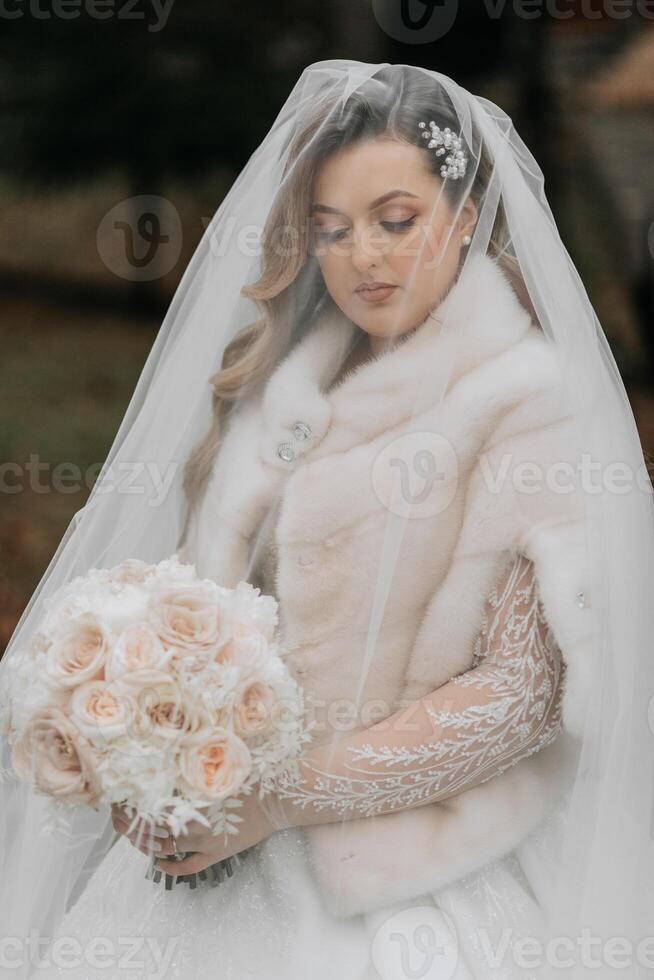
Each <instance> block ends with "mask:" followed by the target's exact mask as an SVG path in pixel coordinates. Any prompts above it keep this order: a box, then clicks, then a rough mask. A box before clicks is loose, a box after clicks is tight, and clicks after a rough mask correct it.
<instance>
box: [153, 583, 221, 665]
mask: <svg viewBox="0 0 654 980" xmlns="http://www.w3.org/2000/svg"><path fill="white" fill-rule="evenodd" d="M152 624H153V626H154V629H155V630H156V632H157V634H158V635H159V637H160V639H161V641H162V642H163V644H164V646H166V647H173V648H175V649H177V650H179V651H181V652H182V653H185V652H189V653H202V652H206V651H208V650H211V649H212V648H219V647H221V646H222V645H223V644H224V643H225V642H226V641H227V640H228V639H229V635H230V626H229V622H228V620H227V618H226V617H225V615H224V613H223V610H222V609H221V607H220V605H219V602H218V600H217V598H216V595H215V592H214V590H213V589H212V588H211V586H210V585H209V584H208V583H205V582H189V583H188V584H186V585H181V586H169V587H167V588H164V589H163V590H162V591H161V592H160V593H159V594H158V595H156V596H155V597H154V599H153V603H152Z"/></svg>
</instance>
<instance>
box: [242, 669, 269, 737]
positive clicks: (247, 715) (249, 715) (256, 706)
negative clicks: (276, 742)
mask: <svg viewBox="0 0 654 980" xmlns="http://www.w3.org/2000/svg"><path fill="white" fill-rule="evenodd" d="M274 700H275V692H274V691H273V689H272V687H271V686H270V684H267V683H266V682H265V681H257V680H249V681H244V682H242V683H241V685H239V687H238V688H237V691H236V697H235V701H234V715H233V717H234V731H235V732H236V733H237V735H241V736H243V738H247V737H248V736H252V735H261V734H263V733H264V732H267V731H269V730H270V728H271V727H272V710H273V704H274Z"/></svg>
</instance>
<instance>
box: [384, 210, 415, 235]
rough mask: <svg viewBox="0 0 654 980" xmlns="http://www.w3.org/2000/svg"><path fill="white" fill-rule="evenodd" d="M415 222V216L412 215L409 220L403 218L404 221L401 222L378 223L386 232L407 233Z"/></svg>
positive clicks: (387, 221)
mask: <svg viewBox="0 0 654 980" xmlns="http://www.w3.org/2000/svg"><path fill="white" fill-rule="evenodd" d="M415 220H416V215H415V214H414V215H412V216H411V217H410V218H404V220H402V221H390V220H386V221H380V222H379V223H380V225H381V226H382V228H385V229H386V231H399V232H401V231H407V230H408V229H409V228H410V227H411V225H412V224H413V223H414V221H415Z"/></svg>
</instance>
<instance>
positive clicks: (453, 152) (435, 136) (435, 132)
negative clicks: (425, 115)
mask: <svg viewBox="0 0 654 980" xmlns="http://www.w3.org/2000/svg"><path fill="white" fill-rule="evenodd" d="M418 126H419V127H420V129H422V130H424V132H423V134H422V136H423V139H426V140H427V139H428V140H429V142H428V143H427V147H428V149H432V147H434V146H436V147H438V149H437V150H436V156H437V157H442V156H443V154H444V153H447V151H448V150H449V151H450V152H449V154H448V156H446V157H445V163H444V164H443V165H442V166H441V177H451V178H452V180H460V179H461V178H462V177H465V172H466V167H467V165H468V157H467V155H466V153H465V152H464V150H463V149H462V147H463V141H462V139H461V137H460V136H457V135H456V133H454V132H452V130H451V129H450V128H449V126H446V127H445V129H441V128H440V126H437V125H436V123H435V122H434V120H433V119H432V120H431V122H430V123H429V129H427V123H425V122H419V123H418Z"/></svg>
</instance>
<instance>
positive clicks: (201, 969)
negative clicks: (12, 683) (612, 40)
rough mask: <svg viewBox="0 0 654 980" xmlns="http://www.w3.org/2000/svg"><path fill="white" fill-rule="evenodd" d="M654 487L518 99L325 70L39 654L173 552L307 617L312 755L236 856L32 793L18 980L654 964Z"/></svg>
mask: <svg viewBox="0 0 654 980" xmlns="http://www.w3.org/2000/svg"><path fill="white" fill-rule="evenodd" d="M253 230H255V231H257V230H258V231H260V232H261V234H260V235H259V236H258V239H260V245H261V248H260V249H259V248H253V246H252V239H251V237H250V236H251V233H252V231H253ZM253 314H254V316H253ZM130 460H131V461H132V462H134V461H135V460H139V461H142V462H143V461H148V463H149V464H153V465H154V466H156V467H157V468H158V469H159V472H160V473H163V472H168V471H169V469H170V467H171V466H173V467H174V475H173V478H172V480H171V483H170V489H169V491H168V493H167V494H166V496H165V498H164V499H161V498H160V495H158V490H159V489H160V488H157V487H154V486H148V485H147V484H146V485H145V486H143V487H142V488H141V493H140V494H134V493H126V492H123V491H121V486H120V482H118V483H115V482H112V480H111V477H112V475H114V474H115V473H116V472H118V471H120V467H121V465H125V464H127V462H128V461H130ZM616 467H617V468H618V469H619V473H618V477H619V480H618V482H619V488H618V489H616V472H615V471H616ZM148 472H152V470H151V469H148ZM645 472H646V470H645V468H644V461H643V455H642V449H641V446H640V443H639V440H638V435H637V432H636V430H635V425H634V422H633V417H632V415H631V411H630V409H629V405H628V401H627V398H626V394H625V393H624V389H623V387H622V384H621V380H620V378H619V374H618V373H617V369H616V367H615V363H614V361H613V359H612V356H611V354H610V350H609V348H608V345H607V344H606V340H605V338H604V335H603V333H602V331H601V327H600V326H599V324H598V322H597V319H596V317H595V315H594V312H593V310H592V307H591V305H590V303H589V301H588V298H587V296H586V294H585V292H584V290H583V287H582V285H581V283H580V281H579V279H578V277H577V275H576V273H575V271H574V268H573V266H572V264H571V262H570V259H569V257H568V256H567V253H566V252H565V249H564V248H563V245H562V244H561V241H560V239H559V237H558V234H557V232H556V228H555V225H554V222H553V219H552V217H551V214H550V211H549V208H548V206H547V204H546V201H545V197H544V194H543V190H542V175H541V174H540V171H539V170H538V167H537V165H536V163H535V161H534V160H533V158H532V157H531V155H530V154H529V152H528V150H527V149H526V147H525V146H524V144H523V143H522V142H521V141H520V139H519V137H518V136H517V135H516V133H515V131H514V130H513V128H512V125H511V122H510V120H509V119H508V117H507V116H506V115H505V114H504V113H503V112H502V111H501V110H500V109H498V108H497V107H496V106H494V105H493V104H492V103H490V102H488V101H486V100H484V99H481V98H478V97H475V96H472V95H471V94H469V93H468V92H466V91H465V90H463V89H461V88H460V87H459V86H457V85H456V84H455V83H454V82H452V81H451V80H450V79H448V78H446V77H445V76H443V75H440V74H438V73H436V72H432V71H428V70H426V69H422V68H412V67H410V66H406V65H387V64H385V65H366V64H362V63H359V62H353V61H327V62H320V63H317V64H315V65H311V66H309V67H308V68H307V69H306V70H305V71H304V72H303V74H302V76H301V78H300V79H299V81H298V83H297V85H296V86H295V88H294V89H293V91H292V92H291V94H290V96H289V98H288V100H287V102H286V103H285V105H284V106H283V107H282V110H281V112H280V114H279V116H278V118H277V120H276V121H275V123H274V125H273V127H272V129H271V131H270V133H269V134H268V135H267V137H266V138H265V139H264V141H263V143H262V145H261V147H260V148H259V149H258V151H257V152H256V153H255V154H254V156H253V157H252V159H251V160H250V161H249V163H248V164H247V166H246V167H245V169H244V171H243V172H242V174H241V175H240V177H239V178H238V180H237V181H236V182H235V184H234V186H233V188H232V189H231V191H230V193H229V194H228V196H227V198H226V200H225V201H224V202H223V204H222V205H221V207H220V209H219V210H218V212H217V214H216V216H215V218H214V221H213V223H212V226H211V227H210V228H209V229H208V231H207V234H206V235H205V238H204V239H203V242H202V243H201V245H200V247H199V248H198V251H197V253H196V255H195V256H194V259H193V261H192V263H191V265H190V266H189V268H188V270H187V272H186V274H185V277H184V279H183V281H182V284H181V285H180V288H179V290H178V293H177V294H176V296H175V299H174V301H173V304H172V306H171V309H170V311H169V313H168V315H167V317H166V321H165V322H164V324H163V326H162V330H161V333H160V336H159V338H158V339H157V342H156V344H155V347H154V348H153V351H152V353H151V355H150V359H149V361H148V364H147V365H146V368H145V370H144V372H143V375H142V378H141V380H140V382H139V386H138V388H137V391H136V393H135V395H134V399H133V402H132V404H131V405H130V408H129V410H128V413H127V415H126V417H125V420H124V422H123V425H122V427H121V429H120V431H119V433H118V436H117V439H116V443H115V444H114V447H113V448H112V452H111V454H110V456H109V459H108V461H107V469H106V472H105V474H104V475H103V478H102V480H101V481H99V484H98V485H96V488H95V489H94V492H93V494H92V496H91V498H90V500H89V503H88V504H87V506H86V507H85V508H84V510H83V511H82V512H81V513H80V514H79V515H77V516H76V519H75V521H74V522H73V525H71V528H70V529H69V532H68V533H67V535H66V537H65V538H64V540H63V541H62V544H61V546H60V548H59V551H58V552H57V555H55V558H54V559H53V563H52V565H51V567H50V569H49V570H48V572H47V574H46V576H45V578H44V582H43V583H42V584H41V586H40V589H39V590H38V591H37V593H36V594H35V596H34V597H33V598H32V601H31V603H30V606H29V607H28V609H27V611H26V613H25V615H24V617H23V619H22V620H21V623H20V624H19V627H18V629H17V631H16V634H15V635H14V638H13V640H12V644H11V645H10V648H9V651H8V653H7V655H6V658H5V660H8V659H9V658H11V656H12V652H13V651H14V650H17V649H19V647H20V646H22V645H23V643H24V642H25V638H26V637H27V636H28V635H29V633H30V631H31V630H32V629H33V628H34V624H35V623H36V622H37V621H38V616H39V615H40V613H41V610H42V603H43V600H44V599H45V598H46V597H47V595H49V594H51V592H52V591H53V590H54V589H55V588H57V587H58V586H59V585H61V584H62V583H63V582H65V581H67V580H69V579H70V578H72V577H73V575H75V574H83V573H84V572H85V571H86V570H88V568H90V567H92V566H94V565H107V566H108V565H110V564H112V563H114V562H116V561H119V560H122V559H123V558H125V557H140V558H143V559H145V560H148V561H157V560H160V559H161V558H163V557H166V556H167V555H169V554H171V553H172V552H173V551H176V552H177V554H178V556H179V557H180V558H181V559H182V560H184V561H188V562H192V563H195V565H196V567H197V569H198V572H199V573H200V574H201V575H202V576H203V577H210V578H213V579H215V580H216V581H218V582H219V583H221V584H223V585H228V586H231V585H235V584H236V583H237V582H238V581H239V580H241V579H247V580H248V581H250V582H252V583H253V584H255V585H257V586H258V587H259V588H261V589H262V591H263V592H266V593H270V594H273V595H275V596H276V597H277V599H278V601H279V610H280V631H281V635H282V637H283V643H284V649H285V651H286V652H285V658H286V662H287V664H288V666H289V669H290V670H291V672H292V673H293V675H294V676H295V677H296V679H297V680H298V682H299V683H300V684H301V685H302V688H303V690H304V692H305V696H306V698H307V703H308V704H309V706H310V709H311V713H312V717H313V718H314V720H315V721H316V728H315V731H314V740H313V743H312V744H311V745H310V746H309V748H308V749H307V750H305V752H304V754H303V756H302V760H301V766H300V770H299V774H298V775H296V776H294V777H291V776H286V777H285V778H283V779H282V778H280V779H279V780H278V782H277V785H276V791H275V793H274V794H271V795H270V796H269V797H266V798H265V799H264V800H263V801H262V802H259V801H257V800H256V798H255V796H254V795H251V796H243V797H242V803H243V807H242V809H241V810H240V811H239V813H240V814H241V816H242V817H243V821H242V823H241V824H240V830H239V833H238V834H237V835H235V836H234V837H232V839H231V841H230V842H229V844H226V843H225V841H224V839H223V838H222V837H215V836H213V835H212V834H211V833H210V832H208V831H206V830H205V829H204V828H203V827H202V826H200V825H199V824H193V825H192V826H191V827H190V828H189V833H188V834H187V835H185V836H184V837H180V838H178V839H175V838H174V837H172V836H170V835H166V833H165V831H164V830H163V828H157V829H156V831H155V832H154V833H150V834H143V833H142V832H141V831H140V830H139V831H136V830H132V829H131V827H130V821H129V820H128V819H127V817H126V815H125V813H124V811H123V810H122V809H121V808H120V807H117V806H116V807H114V808H113V810H112V812H111V813H108V812H102V813H97V812H92V811H90V810H88V809H84V808H83V807H70V808H69V809H68V810H67V811H66V812H65V813H64V814H63V815H62V814H59V815H58V817H57V819H56V820H54V821H52V820H51V819H49V814H50V810H49V809H48V806H47V803H46V801H45V800H44V798H43V797H41V796H39V794H38V793H36V792H33V791H32V790H31V789H29V788H26V787H24V786H20V785H18V784H16V783H15V782H14V781H12V780H11V779H7V780H6V781H5V782H4V783H3V784H2V786H1V787H0V788H1V790H2V804H3V810H2V821H3V833H2V842H1V843H0V857H1V858H2V881H1V883H0V900H1V901H2V908H1V909H0V911H1V913H2V920H1V921H2V933H1V934H0V942H1V943H2V946H1V951H0V958H1V962H0V969H1V970H2V975H3V976H4V975H5V971H6V975H7V976H13V977H18V976H20V977H28V976H38V977H45V978H54V977H65V978H71V980H72V978H75V980H95V978H99V977H112V978H117V977H122V978H125V980H135V978H145V977H157V978H166V980H168V978H170V980H175V978H179V980H182V978H184V980H186V978H190V977H193V978H197V980H204V978H207V980H208V978H209V977H214V976H215V977H220V978H221V980H227V978H238V980H244V978H246V977H248V978H256V980H296V978H297V980H299V978H305V977H306V976H310V977H311V978H312V980H323V978H324V980H328V978H329V980H373V978H382V980H386V978H407V977H426V978H454V980H482V978H484V980H485V978H494V980H500V978H501V980H518V978H520V980H534V978H541V977H554V976H556V977H561V976H565V977H570V978H582V977H586V976H590V975H591V973H592V975H593V976H594V977H614V976H617V975H618V971H619V970H622V975H624V969H625V968H627V967H628V975H629V976H630V977H635V978H639V977H641V976H643V977H644V976H646V975H647V976H649V975H651V971H652V970H653V969H654V937H653V936H652V935H651V933H652V926H651V922H652V913H653V912H654V890H653V889H654V885H653V882H654V877H653V876H652V871H653V870H654V860H653V858H654V845H653V841H652V836H651V834H650V831H649V821H650V818H651V813H650V811H651V805H652V785H653V780H652V777H653V768H652V763H651V745H652V742H651V731H650V730H649V728H648V725H649V718H650V715H651V711H650V705H649V698H650V697H651V695H652V693H653V692H654V686H653V685H652V681H653V680H654V668H653V666H652V658H651V656H650V654H649V649H650V648H649V644H650V643H651V640H650V637H651V635H652V626H653V625H654V624H653V623H652V612H651V602H650V601H649V598H648V588H649V585H650V584H651V581H652V572H653V571H654V569H653V565H654V522H653V520H652V518H653V509H652V502H651V492H650V489H651V488H649V486H646V485H645V484H644V481H643V473H645ZM2 666H4V661H3V665H2ZM0 676H1V672H0ZM10 758H11V753H10V751H9V746H8V745H7V744H6V743H5V744H4V745H3V764H4V765H5V766H6V767H7V768H10ZM53 764H57V761H56V759H55V761H54V762H53ZM235 855H239V858H238V859H237V862H236V866H235V867H231V868H230V869H229V870H230V871H231V872H232V873H231V875H227V876H225V877H224V878H223V880H222V881H221V882H220V883H217V882H216V881H215V880H214V881H213V883H212V884H213V886H212V885H211V879H212V877H213V872H209V873H208V874H207V871H208V869H212V868H213V869H215V868H217V867H218V866H219V864H218V863H219V862H224V861H225V860H226V859H228V858H230V857H234V856H235ZM148 858H151V859H152V860H153V861H154V862H156V865H157V867H158V868H159V869H160V870H161V871H162V872H166V875H167V876H166V878H165V879H163V880H162V881H157V878H158V877H159V876H154V878H153V877H152V875H151V874H146V870H147V868H148ZM225 867H226V865H225V864H220V868H223V869H224V868H225ZM164 882H165V883H166V884H164ZM191 885H192V886H193V887H190V886H191ZM30 937H31V938H30Z"/></svg>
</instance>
